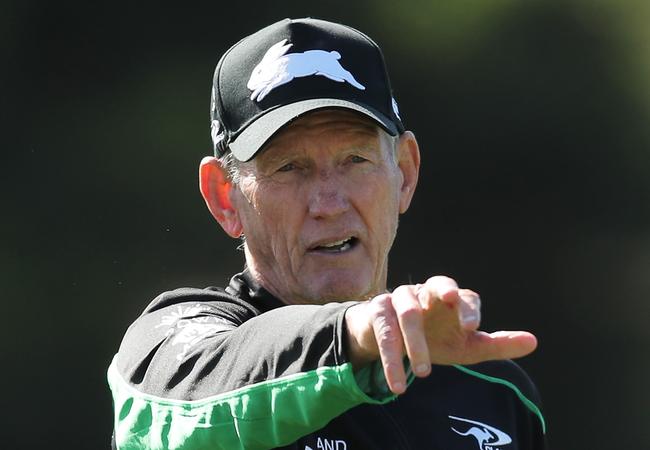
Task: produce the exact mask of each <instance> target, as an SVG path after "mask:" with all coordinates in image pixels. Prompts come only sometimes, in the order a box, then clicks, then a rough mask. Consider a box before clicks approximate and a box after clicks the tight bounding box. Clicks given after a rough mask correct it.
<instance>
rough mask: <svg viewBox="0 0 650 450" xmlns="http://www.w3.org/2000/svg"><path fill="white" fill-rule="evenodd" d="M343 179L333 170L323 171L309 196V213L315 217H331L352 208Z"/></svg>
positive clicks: (315, 181)
mask: <svg viewBox="0 0 650 450" xmlns="http://www.w3.org/2000/svg"><path fill="white" fill-rule="evenodd" d="M342 182H343V180H339V179H338V177H336V176H335V175H334V174H332V173H331V172H321V173H320V174H319V176H318V177H317V179H316V180H314V182H313V185H312V188H311V192H310V196H309V215H310V217H312V218H314V219H330V218H334V217H337V216H340V215H341V214H343V213H345V212H346V211H347V210H348V209H349V208H350V203H349V200H348V196H347V194H346V189H345V186H344V185H343V183H342Z"/></svg>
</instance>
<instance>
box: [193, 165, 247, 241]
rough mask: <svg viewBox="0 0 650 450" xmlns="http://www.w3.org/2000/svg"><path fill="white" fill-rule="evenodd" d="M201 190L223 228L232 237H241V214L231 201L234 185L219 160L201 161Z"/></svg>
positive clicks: (209, 207)
mask: <svg viewBox="0 0 650 450" xmlns="http://www.w3.org/2000/svg"><path fill="white" fill-rule="evenodd" d="M199 189H200V191H201V195H202V196H203V199H204V200H205V204H206V205H207V206H208V209H209V210H210V213H212V215H213V216H214V218H215V219H217V222H219V225H221V228H223V229H224V231H225V232H226V233H228V235H229V236H231V237H234V238H236V237H239V236H241V234H242V225H241V221H240V220H239V214H237V210H236V209H235V208H234V207H233V203H232V202H231V200H230V194H231V192H232V189H233V185H232V183H231V182H230V180H229V179H228V175H227V174H226V171H225V169H224V167H223V166H222V165H221V163H220V162H219V160H218V159H217V158H215V157H213V156H206V157H205V158H203V160H202V161H201V165H200V167H199Z"/></svg>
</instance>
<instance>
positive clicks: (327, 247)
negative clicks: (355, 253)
mask: <svg viewBox="0 0 650 450" xmlns="http://www.w3.org/2000/svg"><path fill="white" fill-rule="evenodd" d="M358 243H359V239H357V238H356V237H354V236H350V237H348V238H345V239H341V240H337V241H329V242H322V243H318V244H317V245H315V246H313V247H311V248H310V249H309V251H310V252H318V253H331V254H335V253H344V252H347V251H350V250H352V249H353V248H354V247H356V246H357V244H358Z"/></svg>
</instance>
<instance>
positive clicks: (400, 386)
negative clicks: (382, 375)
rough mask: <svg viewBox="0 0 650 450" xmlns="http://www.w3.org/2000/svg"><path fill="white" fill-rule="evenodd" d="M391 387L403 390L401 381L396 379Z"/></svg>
mask: <svg viewBox="0 0 650 450" xmlns="http://www.w3.org/2000/svg"><path fill="white" fill-rule="evenodd" d="M393 388H394V389H395V390H396V391H399V392H404V383H402V382H401V381H398V382H397V383H393Z"/></svg>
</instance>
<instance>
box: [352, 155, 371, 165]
mask: <svg viewBox="0 0 650 450" xmlns="http://www.w3.org/2000/svg"><path fill="white" fill-rule="evenodd" d="M350 161H352V162H353V163H355V164H359V163H363V162H366V161H368V160H367V159H366V158H364V157H363V156H359V155H352V156H351V157H350Z"/></svg>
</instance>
